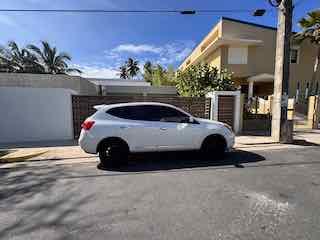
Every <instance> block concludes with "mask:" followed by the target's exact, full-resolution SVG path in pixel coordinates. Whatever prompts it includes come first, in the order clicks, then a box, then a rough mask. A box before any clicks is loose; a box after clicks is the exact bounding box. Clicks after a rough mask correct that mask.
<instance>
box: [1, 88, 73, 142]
mask: <svg viewBox="0 0 320 240" xmlns="http://www.w3.org/2000/svg"><path fill="white" fill-rule="evenodd" d="M74 93H75V92H74V91H72V90H69V89H62V88H25V87H0V107H1V111H0V114H1V116H0V142H1V143H12V142H27V141H50V140H69V139H72V138H73V127H72V104H71V95H72V94H74Z"/></svg>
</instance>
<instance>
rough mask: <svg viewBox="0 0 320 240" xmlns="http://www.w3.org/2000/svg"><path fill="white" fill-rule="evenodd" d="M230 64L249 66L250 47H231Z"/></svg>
mask: <svg viewBox="0 0 320 240" xmlns="http://www.w3.org/2000/svg"><path fill="white" fill-rule="evenodd" d="M228 63H229V64H247V63H248V47H229V49H228Z"/></svg>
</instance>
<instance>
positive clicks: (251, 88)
mask: <svg viewBox="0 0 320 240" xmlns="http://www.w3.org/2000/svg"><path fill="white" fill-rule="evenodd" d="M252 97H253V81H250V82H249V88H248V99H251V98H252Z"/></svg>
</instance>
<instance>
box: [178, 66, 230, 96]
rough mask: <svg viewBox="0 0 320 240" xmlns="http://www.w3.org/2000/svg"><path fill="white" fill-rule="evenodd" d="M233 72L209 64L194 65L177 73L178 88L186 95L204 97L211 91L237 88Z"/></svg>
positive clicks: (181, 93) (180, 92)
mask: <svg viewBox="0 0 320 240" xmlns="http://www.w3.org/2000/svg"><path fill="white" fill-rule="evenodd" d="M231 76H232V75H231V74H230V73H228V72H227V71H226V70H219V69H217V68H216V67H212V66H210V65H208V64H199V65H192V66H190V67H188V68H187V69H186V70H184V71H183V72H181V71H178V74H177V85H176V86H177V90H178V92H179V94H180V95H182V96H186V97H203V96H205V95H206V94H207V93H208V92H210V91H233V90H235V89H236V88H235V85H234V82H233V81H232V79H231Z"/></svg>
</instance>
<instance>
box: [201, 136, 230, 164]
mask: <svg viewBox="0 0 320 240" xmlns="http://www.w3.org/2000/svg"><path fill="white" fill-rule="evenodd" d="M201 152H202V155H203V157H205V158H220V159H221V158H223V156H224V154H225V152H226V141H225V139H224V138H223V137H222V136H220V135H213V136H209V137H207V138H206V139H205V140H204V141H203V143H202V146H201Z"/></svg>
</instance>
